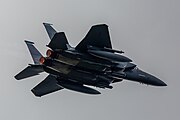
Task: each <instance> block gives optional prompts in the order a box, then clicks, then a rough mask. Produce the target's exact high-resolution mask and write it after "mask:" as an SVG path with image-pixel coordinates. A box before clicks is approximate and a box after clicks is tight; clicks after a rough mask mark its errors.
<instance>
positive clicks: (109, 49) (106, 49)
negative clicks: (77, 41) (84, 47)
mask: <svg viewBox="0 0 180 120" xmlns="http://www.w3.org/2000/svg"><path fill="white" fill-rule="evenodd" d="M88 50H101V51H106V52H113V53H114V52H116V53H120V54H122V53H124V52H123V51H122V50H121V51H119V50H114V49H111V48H107V47H104V48H98V47H94V46H88Z"/></svg>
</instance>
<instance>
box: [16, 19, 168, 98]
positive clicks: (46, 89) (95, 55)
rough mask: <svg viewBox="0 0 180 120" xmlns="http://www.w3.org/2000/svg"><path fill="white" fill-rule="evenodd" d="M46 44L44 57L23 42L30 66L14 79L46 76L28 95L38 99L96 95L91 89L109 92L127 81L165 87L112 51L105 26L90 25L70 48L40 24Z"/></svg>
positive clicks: (61, 37)
mask: <svg viewBox="0 0 180 120" xmlns="http://www.w3.org/2000/svg"><path fill="white" fill-rule="evenodd" d="M43 25H44V27H45V29H46V31H47V33H48V36H49V38H50V42H49V44H48V45H47V47H48V48H49V49H48V50H47V52H46V56H43V55H42V54H41V53H40V52H39V51H38V50H37V49H36V48H35V46H34V42H31V41H28V40H25V43H26V45H27V47H28V49H29V51H30V54H31V56H32V59H33V61H34V63H33V64H29V65H28V66H27V67H26V68H25V69H24V70H22V71H21V72H20V73H18V74H17V75H16V76H15V78H16V79H17V80H22V79H24V78H28V77H32V76H35V75H39V74H40V73H42V72H46V73H48V74H49V75H48V76H47V77H46V78H45V79H44V80H43V81H42V82H41V83H39V84H38V85H37V86H35V87H34V88H33V89H32V90H31V91H32V92H33V93H34V95H35V96H38V97H41V96H44V95H47V94H49V93H52V92H55V91H58V90H62V89H69V90H73V91H77V92H81V93H86V94H100V92H99V91H97V90H96V89H95V88H93V87H98V88H109V89H112V88H113V87H112V84H113V83H117V82H121V81H122V80H131V81H135V82H139V83H143V84H147V85H153V86H167V85H166V84H165V83H164V82H163V81H161V80H160V79H159V78H157V77H155V76H153V75H151V74H149V73H146V72H144V71H142V70H140V69H139V68H138V67H137V65H135V64H134V63H133V61H132V60H131V59H130V58H128V57H126V56H124V55H123V53H124V52H123V51H119V50H115V49H113V48H112V44H111V40H110V35H109V30H108V26H107V25H106V24H98V25H94V26H92V27H91V28H90V30H89V32H88V33H87V35H86V36H85V37H84V39H83V40H82V41H81V42H80V43H79V44H78V45H77V46H76V47H71V46H70V45H69V43H68V40H67V38H66V36H65V33H64V32H57V31H56V30H55V29H54V28H53V27H52V24H49V23H43Z"/></svg>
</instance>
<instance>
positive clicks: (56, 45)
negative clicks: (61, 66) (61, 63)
mask: <svg viewBox="0 0 180 120" xmlns="http://www.w3.org/2000/svg"><path fill="white" fill-rule="evenodd" d="M67 44H68V41H67V38H66V36H65V33H64V32H59V33H56V34H55V35H54V37H53V38H52V39H51V42H50V43H49V45H47V46H48V47H50V48H51V49H52V50H66V49H67Z"/></svg>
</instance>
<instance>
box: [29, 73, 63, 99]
mask: <svg viewBox="0 0 180 120" xmlns="http://www.w3.org/2000/svg"><path fill="white" fill-rule="evenodd" d="M61 89H63V88H62V87H60V86H59V85H57V80H56V78H55V77H54V76H51V75H48V76H47V77H46V78H45V80H43V81H42V82H41V83H39V84H38V85H37V86H36V87H34V88H33V89H32V90H31V91H32V92H33V94H34V95H35V96H37V97H41V96H43V95H46V94H49V93H52V92H55V91H58V90H61Z"/></svg>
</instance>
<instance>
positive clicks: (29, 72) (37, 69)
mask: <svg viewBox="0 0 180 120" xmlns="http://www.w3.org/2000/svg"><path fill="white" fill-rule="evenodd" d="M43 71H44V70H43V68H42V66H41V65H36V66H28V67H26V68H25V69H24V70H22V71H21V72H20V73H18V74H17V75H16V76H15V78H16V79H17V80H21V79H24V78H28V77H32V76H35V75H39V73H41V72H43Z"/></svg>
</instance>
